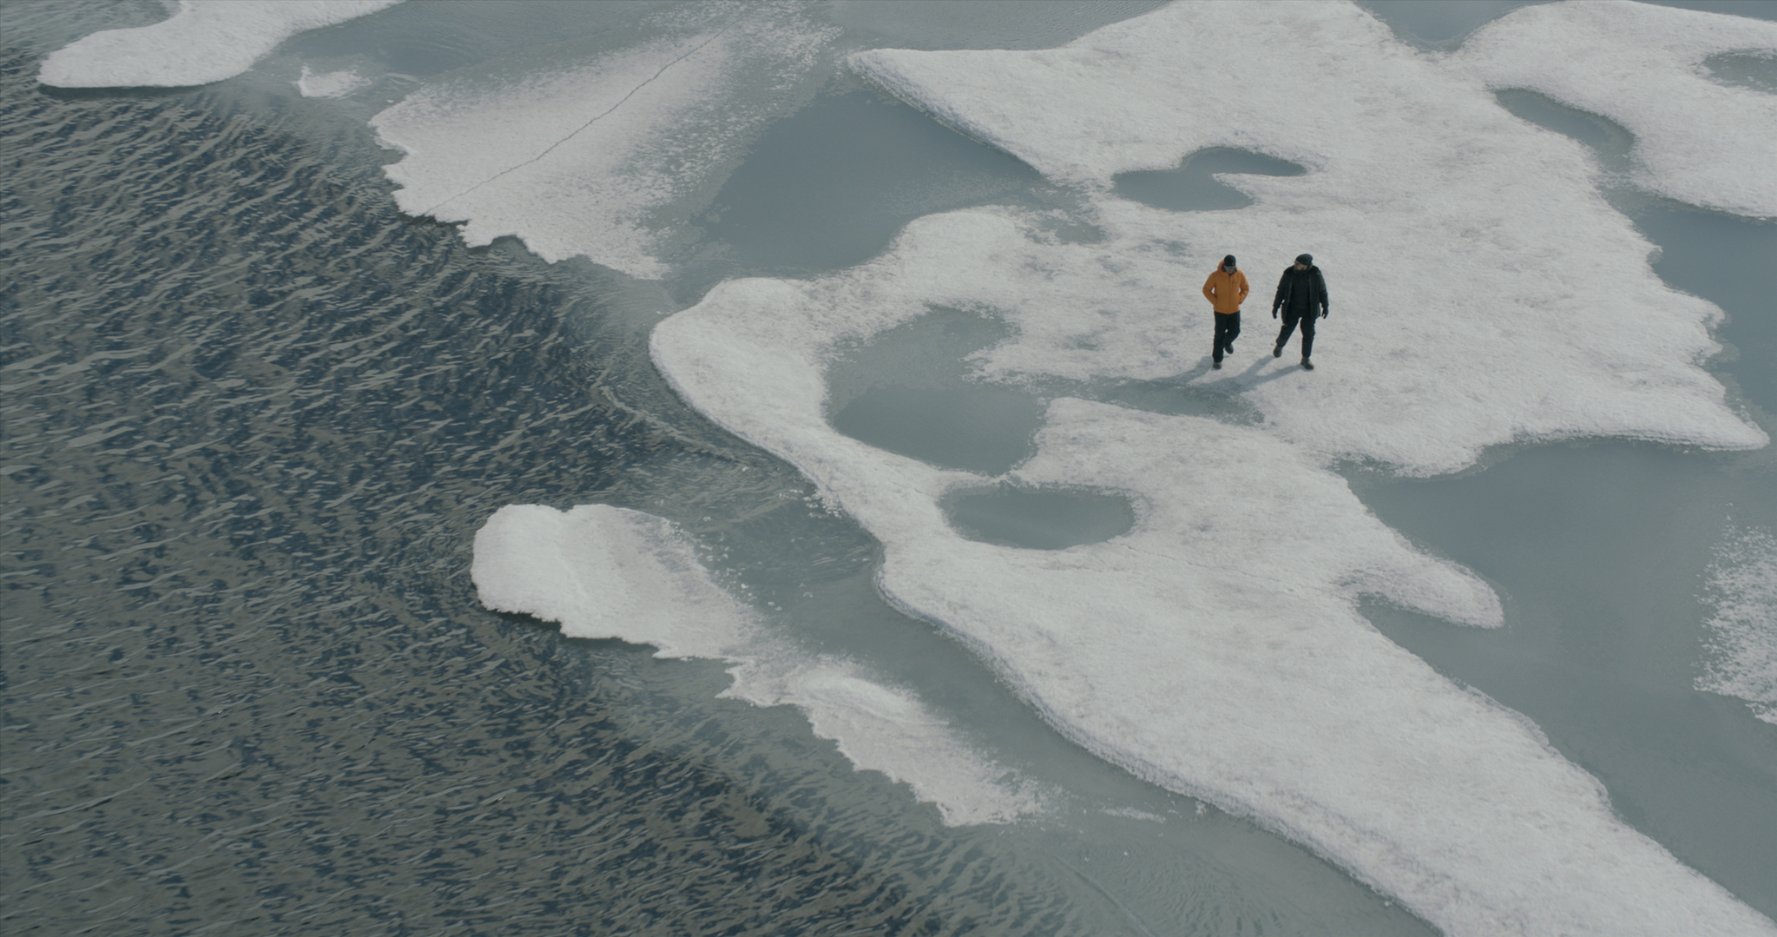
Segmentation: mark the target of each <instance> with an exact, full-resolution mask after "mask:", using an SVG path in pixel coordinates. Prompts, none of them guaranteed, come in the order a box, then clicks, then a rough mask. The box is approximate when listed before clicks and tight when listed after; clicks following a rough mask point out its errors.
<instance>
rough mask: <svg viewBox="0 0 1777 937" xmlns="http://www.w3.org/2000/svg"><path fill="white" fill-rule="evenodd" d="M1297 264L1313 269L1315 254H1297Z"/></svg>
mask: <svg viewBox="0 0 1777 937" xmlns="http://www.w3.org/2000/svg"><path fill="white" fill-rule="evenodd" d="M1296 263H1299V264H1307V265H1308V266H1310V267H1312V266H1314V255H1313V254H1297V255H1296Z"/></svg>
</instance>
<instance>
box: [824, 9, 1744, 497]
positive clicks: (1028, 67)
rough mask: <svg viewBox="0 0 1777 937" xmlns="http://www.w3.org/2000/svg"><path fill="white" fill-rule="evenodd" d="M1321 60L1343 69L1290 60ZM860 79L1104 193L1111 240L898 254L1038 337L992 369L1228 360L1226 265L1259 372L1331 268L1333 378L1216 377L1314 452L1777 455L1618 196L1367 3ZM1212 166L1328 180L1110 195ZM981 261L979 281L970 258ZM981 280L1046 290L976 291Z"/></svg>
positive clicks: (879, 59) (945, 289) (961, 242)
mask: <svg viewBox="0 0 1777 937" xmlns="http://www.w3.org/2000/svg"><path fill="white" fill-rule="evenodd" d="M1211 37H1213V39H1212V38H1211ZM1305 42H1313V43H1314V44H1315V45H1316V47H1317V48H1318V49H1320V50H1321V54H1317V55H1314V56H1306V57H1291V56H1276V55H1272V54H1270V51H1269V50H1273V49H1281V48H1289V47H1291V46H1292V45H1299V44H1301V43H1305ZM852 62H853V64H854V65H855V67H857V68H858V69H859V70H860V71H862V72H863V73H864V74H865V75H867V76H869V77H871V78H873V79H875V80H877V81H878V82H880V83H882V84H883V85H884V86H885V87H887V88H889V89H890V90H892V91H894V92H895V93H896V94H898V95H900V96H902V97H903V98H905V99H907V100H908V101H910V102H911V103H913V104H915V105H917V106H919V107H921V108H923V109H925V110H926V111H928V112H930V113H932V114H934V115H936V116H937V117H939V118H940V119H942V120H944V121H946V122H948V123H950V124H952V125H953V126H956V127H958V128H960V129H961V130H963V131H964V132H966V133H969V134H971V135H973V136H975V137H977V138H979V139H982V140H985V141H987V142H989V143H992V144H994V145H996V146H999V147H1001V148H1003V149H1005V150H1007V151H1009V152H1011V153H1013V154H1014V155H1016V156H1018V157H1019V158H1021V159H1023V160H1025V161H1026V162H1028V163H1030V164H1031V165H1033V166H1035V167H1036V168H1037V169H1039V170H1041V171H1042V172H1044V173H1045V174H1047V175H1049V176H1052V177H1054V178H1056V179H1059V180H1062V181H1067V182H1072V183H1074V184H1077V185H1079V186H1082V187H1084V188H1086V189H1088V190H1090V191H1098V192H1103V193H1105V194H1104V196H1103V197H1100V198H1098V199H1097V200H1096V203H1097V211H1098V214H1099V219H1098V220H1099V223H1100V225H1101V226H1102V227H1103V228H1104V230H1105V231H1106V233H1107V235H1108V238H1109V240H1108V241H1107V242H1106V243H1104V244H1092V245H1055V244H1051V243H1047V242H1045V241H1044V240H1043V239H1041V238H1035V237H1027V236H1024V235H1022V234H1021V233H1019V231H1018V230H1017V229H1016V227H1015V226H1014V225H1012V224H1010V223H1007V224H1003V225H1002V226H1000V227H999V228H998V229H992V228H988V227H987V226H986V225H985V223H984V222H981V221H978V220H975V219H962V218H956V217H953V219H952V220H950V221H948V222H940V223H941V224H949V225H952V226H954V227H955V228H956V231H955V233H954V234H952V235H945V234H942V233H938V232H922V235H921V236H920V237H919V238H917V239H914V241H913V243H910V244H907V245H905V246H904V247H903V248H902V250H901V251H900V253H901V257H900V258H898V259H899V261H900V262H901V263H903V264H914V265H917V266H918V267H919V268H920V278H919V279H937V280H939V281H940V282H939V283H938V284H936V285H934V286H933V287H932V288H931V289H929V290H928V292H929V293H932V294H935V295H936V298H937V299H938V300H939V301H945V302H969V301H973V302H976V303H980V304H985V305H989V306H993V307H996V308H999V309H1002V310H1005V312H1006V315H1007V316H1008V317H1010V318H1011V319H1012V320H1013V321H1014V322H1015V323H1016V324H1017V325H1018V327H1019V329H1020V330H1021V333H1022V334H1021V335H1020V337H1019V339H1018V340H1017V341H1014V342H1011V343H1008V344H1006V345H1004V346H1001V347H1000V348H998V349H995V350H994V351H993V352H992V353H991V354H989V355H988V356H987V357H986V359H985V360H984V362H983V365H984V367H985V368H986V371H987V373H988V374H989V375H1004V376H1015V375H1036V376H1042V375H1058V376H1062V377H1068V378H1075V379H1087V378H1094V377H1097V378H1107V377H1118V378H1139V379H1158V378H1164V377H1168V376H1172V375H1177V374H1179V373H1180V372H1182V371H1185V370H1186V369H1187V368H1190V367H1192V366H1201V365H1203V364H1205V363H1206V362H1204V360H1203V359H1205V358H1206V357H1207V354H1208V351H1209V324H1208V323H1207V321H1205V319H1206V317H1207V313H1206V312H1203V311H1201V308H1200V306H1201V304H1200V303H1199V302H1198V301H1197V297H1196V296H1195V290H1196V287H1197V286H1198V285H1199V284H1200V283H1201V282H1202V278H1203V277H1204V276H1206V275H1207V273H1208V271H1209V270H1210V269H1212V268H1213V266H1214V264H1215V263H1216V261H1217V260H1219V259H1220V258H1221V256H1222V255H1223V254H1226V253H1233V254H1235V255H1237V256H1238V257H1240V258H1241V261H1242V265H1243V266H1244V267H1245V268H1246V270H1247V275H1248V276H1249V277H1250V278H1251V279H1252V280H1253V281H1254V291H1255V295H1254V296H1253V298H1252V299H1251V300H1250V301H1249V302H1248V304H1247V313H1246V316H1247V320H1248V321H1247V324H1246V328H1247V333H1246V334H1247V337H1246V339H1245V341H1246V343H1247V345H1246V346H1245V347H1246V348H1248V349H1253V350H1255V351H1258V352H1259V354H1260V355H1263V354H1264V352H1265V351H1266V350H1268V345H1269V337H1270V336H1268V335H1264V334H1263V333H1265V332H1266V330H1267V329H1268V328H1269V327H1270V326H1271V325H1272V324H1273V323H1272V322H1271V320H1269V319H1267V318H1266V317H1265V311H1266V310H1267V308H1268V306H1269V302H1270V299H1271V292H1272V289H1273V286H1274V284H1275V283H1276V278H1277V276H1278V275H1279V273H1281V271H1282V269H1283V268H1284V267H1285V266H1286V265H1287V264H1288V263H1289V262H1290V259H1291V258H1293V257H1294V256H1295V255H1296V254H1297V253H1300V252H1302V251H1308V252H1311V253H1313V254H1314V255H1315V257H1316V262H1317V263H1319V264H1320V265H1321V266H1322V267H1323V268H1324V269H1325V270H1326V271H1327V276H1328V283H1329V289H1330V293H1331V296H1332V315H1331V317H1329V318H1328V320H1327V324H1326V328H1325V329H1323V330H1322V335H1321V337H1320V339H1319V349H1320V350H1322V355H1321V361H1320V362H1319V363H1322V364H1323V365H1325V366H1323V367H1322V368H1321V370H1319V371H1317V372H1316V373H1315V375H1314V380H1313V381H1312V382H1304V381H1299V380H1287V379H1274V378H1275V377H1276V373H1275V369H1274V368H1272V367H1271V366H1270V365H1271V359H1269V358H1268V357H1263V358H1260V359H1259V361H1258V362H1257V363H1250V364H1249V362H1251V360H1252V359H1247V361H1245V362H1242V361H1239V360H1237V361H1236V362H1235V364H1234V368H1233V369H1230V370H1225V371H1223V372H1220V375H1218V376H1217V377H1219V380H1220V381H1223V382H1227V383H1229V384H1232V385H1234V388H1236V389H1239V390H1241V391H1242V392H1243V393H1244V395H1245V396H1246V398H1247V399H1248V400H1250V401H1251V402H1252V403H1253V404H1255V405H1256V406H1257V407H1258V408H1259V409H1260V410H1261V411H1262V412H1263V413H1264V416H1265V420H1266V424H1267V426H1269V427H1271V428H1272V430H1273V431H1274V432H1277V433H1280V434H1282V435H1283V436H1285V437H1286V438H1289V439H1291V440H1294V441H1296V442H1298V443H1301V444H1303V445H1305V446H1308V447H1310V448H1311V449H1313V450H1315V451H1317V452H1320V453H1323V454H1325V455H1327V456H1331V457H1340V458H1356V459H1373V460H1377V461H1380V462H1384V463H1388V464H1391V465H1394V466H1396V467H1398V468H1399V469H1401V470H1403V471H1405V472H1408V473H1411V474H1431V473H1436V472H1446V471H1453V470H1457V469H1460V468H1462V467H1464V466H1466V465H1469V464H1471V463H1472V462H1473V461H1474V460H1475V458H1476V457H1477V456H1478V455H1479V453H1480V451H1481V450H1482V449H1483V448H1485V447H1487V446H1492V445H1498V444H1502V443H1509V442H1513V441H1517V440H1522V439H1532V438H1558V437H1566V436H1577V435H1620V436H1638V437H1645V438H1651V439H1658V440H1663V441H1668V442H1675V443H1692V444H1697V445H1703V446H1714V447H1725V448H1757V447H1759V446H1763V445H1764V444H1765V443H1766V442H1767V439H1766V437H1765V435H1764V433H1763V432H1762V431H1760V430H1759V429H1758V428H1757V426H1756V425H1754V424H1752V423H1751V422H1749V421H1747V420H1745V419H1742V418H1741V417H1740V416H1738V415H1737V414H1736V413H1735V412H1734V411H1733V410H1732V409H1731V408H1730V407H1729V406H1728V405H1727V404H1726V401H1725V395H1726V392H1725V390H1724V389H1723V388H1722V386H1721V385H1720V384H1719V382H1717V381H1716V380H1715V379H1714V378H1713V377H1711V376H1710V375H1709V374H1708V373H1707V372H1706V371H1705V370H1703V369H1702V368H1701V367H1700V365H1701V362H1702V361H1703V360H1704V359H1706V358H1708V357H1709V356H1710V355H1712V354H1714V353H1715V352H1716V351H1717V350H1718V349H1719V346H1718V345H1717V344H1716V343H1715V342H1714V340H1713V339H1711V337H1710V336H1709V333H1708V327H1709V326H1710V325H1711V324H1713V323H1715V322H1717V321H1718V320H1719V319H1720V316H1721V312H1720V310H1719V309H1717V308H1716V307H1714V306H1713V305H1711V304H1709V303H1707V302H1705V301H1703V300H1701V299H1698V298H1696V297H1693V296H1689V295H1686V294H1683V293H1679V292H1677V291H1675V290H1672V289H1670V288H1668V287H1667V286H1666V285H1665V284H1664V283H1662V282H1661V280H1660V279H1659V277H1658V276H1657V275H1656V274H1655V273H1654V272H1653V270H1652V268H1651V267H1650V266H1649V264H1648V262H1647V259H1648V256H1649V254H1650V253H1651V251H1652V250H1653V246H1652V245H1651V244H1650V243H1648V242H1647V241H1646V240H1645V239H1643V238H1642V237H1641V236H1640V234H1639V233H1638V232H1636V230H1635V229H1634V227H1633V226H1632V225H1631V224H1630V222H1629V221H1628V219H1626V218H1624V217H1623V216H1622V215H1620V214H1619V213H1617V212H1616V211H1615V210H1613V209H1612V208H1611V207H1610V206H1609V205H1608V204H1607V203H1606V202H1605V201H1604V199H1603V198H1602V197H1601V196H1600V195H1599V194H1598V192H1597V190H1596V188H1595V186H1594V185H1593V182H1594V173H1595V168H1594V166H1593V164H1592V162H1591V160H1590V159H1589V158H1588V156H1587V154H1586V153H1585V151H1584V150H1583V149H1582V148H1581V147H1580V146H1579V145H1578V144H1576V143H1573V142H1572V141H1570V140H1567V139H1565V138H1563V137H1560V136H1557V135H1555V134H1550V133H1547V132H1546V131H1543V130H1541V129H1540V128H1536V127H1533V126H1530V125H1528V124H1526V123H1525V122H1523V121H1521V120H1519V119H1517V118H1516V117H1513V116H1512V115H1511V114H1509V113H1507V112H1506V111H1505V110H1503V109H1502V108H1500V107H1499V106H1498V105H1497V104H1496V103H1495V102H1494V100H1493V98H1492V95H1491V94H1490V93H1489V92H1488V91H1487V90H1486V89H1485V88H1484V87H1483V86H1481V85H1480V84H1479V83H1478V82H1477V81H1476V80H1474V79H1473V78H1472V77H1470V76H1468V75H1466V74H1464V73H1463V72H1462V71H1461V70H1459V69H1453V68H1447V67H1439V65H1438V64H1436V63H1434V62H1433V61H1430V60H1428V59H1427V58H1426V57H1423V56H1421V55H1420V54H1418V53H1416V52H1414V51H1412V50H1411V49H1409V48H1407V47H1405V46H1403V45H1401V44H1400V43H1398V42H1397V41H1395V40H1394V38H1393V36H1392V35H1391V34H1390V32H1389V31H1388V29H1387V28H1386V27H1385V26H1383V25H1382V24H1381V23H1379V22H1378V21H1376V20H1375V19H1373V18H1371V17H1370V16H1369V15H1368V14H1366V13H1364V12H1363V11H1361V10H1360V9H1358V8H1356V7H1353V6H1347V5H1342V4H1270V5H1261V6H1257V7H1254V6H1240V7H1239V8H1238V9H1228V8H1223V7H1221V6H1220V5H1218V4H1215V3H1209V2H1205V3H1188V4H1178V5H1175V6H1173V7H1169V8H1166V9H1163V10H1161V11H1159V12H1156V13H1154V14H1150V15H1148V16H1145V17H1141V18H1140V19H1137V20H1133V21H1129V22H1125V23H1122V24H1118V25H1114V26H1111V27H1107V28H1105V29H1102V30H1099V31H1098V32H1095V33H1093V34H1091V35H1089V36H1086V37H1084V38H1082V39H1080V40H1078V41H1077V42H1074V43H1072V44H1070V45H1068V46H1065V47H1062V48H1059V49H1051V50H1042V51H1033V52H1022V51H1017V52H1014V51H970V52H918V51H872V52H865V53H860V54H857V55H855V56H854V57H853V59H852ZM1208 147H1236V148H1243V149H1249V150H1256V151H1260V152H1263V153H1267V154H1270V155H1272V156H1277V157H1282V158H1285V159H1289V160H1292V161H1294V162H1297V163H1300V164H1303V165H1305V166H1308V167H1309V168H1310V172H1308V173H1307V174H1306V175H1302V176H1257V175H1236V176H1224V177H1223V181H1225V182H1228V183H1229V184H1232V185H1235V186H1237V187H1238V188H1240V189H1241V190H1243V191H1245V192H1246V193H1247V194H1249V195H1251V196H1253V197H1254V198H1256V199H1257V200H1258V203H1257V204H1256V205H1254V206H1252V207H1250V208H1246V209H1242V210H1240V211H1221V212H1171V211H1164V210H1161V209H1155V208H1150V207H1148V206H1145V205H1140V204H1137V203H1135V202H1131V201H1127V200H1124V199H1120V198H1115V197H1111V196H1110V195H1109V194H1108V192H1109V189H1110V185H1111V180H1112V178H1113V177H1114V176H1115V175H1116V174H1118V173H1122V172H1127V171H1132V170H1153V169H1164V168H1168V167H1172V166H1175V165H1177V164H1178V163H1179V161H1180V160H1181V159H1183V158H1184V157H1185V156H1187V155H1189V154H1191V153H1193V152H1195V151H1197V150H1200V149H1205V148H1208ZM928 252H929V253H928ZM959 253H966V254H967V260H966V261H964V260H958V261H952V260H950V259H949V258H950V257H952V256H955V255H957V254H959ZM983 264H986V265H987V266H986V267H985V269H995V268H996V267H997V268H998V269H1007V270H1012V269H1025V270H1031V271H1041V276H1040V278H1036V279H1034V280H1033V278H1032V277H1030V276H1028V275H1027V276H1002V277H992V276H982V275H977V270H980V269H984V268H983V267H982V265H983ZM909 279H915V278H912V277H910V278H909ZM1181 306H1182V307H1183V309H1182V310H1181ZM1347 362H1349V363H1347ZM1360 362H1361V363H1360Z"/></svg>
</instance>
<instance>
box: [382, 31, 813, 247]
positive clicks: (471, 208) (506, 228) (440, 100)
mask: <svg viewBox="0 0 1777 937" xmlns="http://www.w3.org/2000/svg"><path fill="white" fill-rule="evenodd" d="M711 9H713V10H727V9H729V8H728V7H713V8H711ZM732 14H733V15H732V16H730V17H728V19H727V21H726V22H721V23H715V22H712V23H709V24H707V25H706V26H705V27H704V28H703V29H702V31H699V32H695V33H693V34H690V35H685V36H681V37H679V38H674V39H662V40H657V41H653V42H650V43H646V44H643V45H641V46H637V47H634V48H630V49H626V50H623V51H621V52H616V53H612V54H609V55H606V56H603V57H601V58H599V59H597V60H595V61H592V62H590V63H587V64H585V65H581V66H576V67H573V68H569V69H566V70H559V71H554V72H548V73H539V74H532V75H529V76H526V77H523V78H520V79H509V78H502V79H499V80H497V81H495V82H493V83H491V84H489V83H487V82H486V81H476V80H458V81H447V82H444V83H441V84H435V85H429V86H426V87H424V88H421V89H419V90H418V91H416V92H414V93H413V94H411V95H409V96H408V97H407V98H406V99H404V100H402V101H401V102H400V103H398V104H396V105H394V106H393V107H390V108H389V109H388V110H385V111H383V112H382V113H380V114H378V115H377V116H376V117H375V118H373V119H372V120H371V124H372V125H373V126H374V127H375V128H376V130H377V133H378V134H379V136H380V137H381V139H382V140H383V141H384V142H385V143H387V144H389V145H391V146H394V147H397V148H399V149H401V150H402V151H403V152H404V153H405V154H406V155H405V157H404V158H403V159H401V160H400V161H399V162H396V163H393V164H391V165H390V166H388V167H387V168H386V172H387V173H388V176H389V178H390V179H391V180H393V181H394V182H396V183H398V184H399V185H400V186H401V188H400V189H398V190H397V191H396V193H395V199H396V202H397V204H398V205H399V206H400V207H401V209H402V210H403V211H405V212H408V213H409V214H414V215H431V216H433V217H435V218H437V219H439V220H441V221H451V222H457V221H460V222H465V224H464V225H463V229H462V235H463V239H464V241H466V242H467V243H469V244H471V245H478V246H479V245H484V244H488V243H491V242H492V241H493V240H494V239H495V238H498V237H502V236H506V235H513V236H516V237H519V238H521V239H522V240H523V241H524V242H525V244H526V246H527V247H529V248H530V249H531V250H532V251H533V252H535V253H536V254H538V255H539V256H541V257H543V258H544V259H545V260H549V261H551V262H554V261H558V260H563V259H566V258H568V257H573V256H584V257H587V258H589V259H591V260H593V261H595V262H597V263H600V264H604V265H606V266H609V267H614V268H616V269H618V270H622V271H623V272H625V273H628V274H630V275H632V276H638V277H660V276H664V275H665V274H666V272H667V269H668V268H667V265H666V264H665V263H664V262H663V261H662V260H661V259H660V258H659V257H658V256H657V254H658V252H659V250H660V244H661V239H662V232H661V225H659V224H657V223H656V221H655V219H654V218H653V217H652V215H653V213H655V212H656V211H658V210H659V209H660V208H661V207H662V206H664V205H666V204H668V203H669V202H671V201H672V200H673V199H675V198H680V197H683V196H685V195H686V194H687V193H689V192H691V191H693V190H695V189H696V188H697V187H698V186H700V185H702V184H703V183H704V182H705V181H706V180H707V179H710V178H712V177H713V175H714V173H715V171H716V170H717V168H718V167H721V166H723V165H725V164H726V163H727V162H728V161H730V160H732V159H734V158H736V157H737V155H738V154H739V153H740V151H741V150H742V148H743V145H744V144H745V143H746V142H747V141H748V140H749V139H750V137H751V134H753V133H754V132H756V130H757V129H758V128H759V127H761V126H762V125H763V124H764V122H765V121H766V120H768V119H769V118H770V117H772V116H774V114H775V113H776V110H775V108H777V107H778V106H779V102H778V100H777V99H778V98H779V97H781V95H762V94H759V93H757V87H758V86H760V85H764V86H768V87H771V88H777V89H780V90H781V89H783V88H788V87H790V86H792V85H794V83H795V82H796V81H797V80H798V79H799V76H801V75H802V74H803V73H804V72H806V71H808V70H809V69H810V68H811V67H812V65H813V63H814V62H815V61H817V60H818V57H819V55H820V52H821V49H822V48H823V47H824V45H825V44H826V43H827V42H828V41H829V40H830V39H831V38H832V36H833V30H832V29H831V28H822V27H818V26H815V25H813V24H810V23H808V22H807V21H805V20H804V19H802V18H801V17H800V16H799V15H797V14H795V13H794V11H790V12H786V11H785V9H784V8H782V7H780V6H779V5H775V4H762V5H757V6H742V7H735V8H733V10H732ZM749 89H751V90H750V91H749ZM749 94H750V96H749Z"/></svg>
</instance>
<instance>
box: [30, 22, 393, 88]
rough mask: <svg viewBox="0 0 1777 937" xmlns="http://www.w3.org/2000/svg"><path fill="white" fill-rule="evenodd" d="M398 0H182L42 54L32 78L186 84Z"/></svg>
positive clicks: (63, 84) (63, 83)
mask: <svg viewBox="0 0 1777 937" xmlns="http://www.w3.org/2000/svg"><path fill="white" fill-rule="evenodd" d="M400 2H401V0H180V2H179V8H178V10H177V12H175V13H174V14H173V16H172V17H171V18H169V19H166V20H163V21H161V22H159V23H155V24H153V25H152V26H142V27H138V28H135V29H108V30H105V31H104V32H97V33H93V34H92V35H90V36H87V37H85V38H83V39H80V40H79V41H77V42H75V43H73V44H71V45H69V46H66V47H64V48H62V49H59V50H57V51H56V52H53V53H51V54H50V56H49V57H48V58H46V59H44V60H43V66H42V68H41V69H40V70H39V71H38V74H37V80H38V81H40V82H42V83H44V84H46V85H54V86H56V87H58V88H129V87H138V86H148V87H184V86H188V85H204V84H209V83H210V82H213V81H222V80H224V79H227V78H233V77H234V76H236V75H239V74H240V73H242V72H244V71H246V70H247V69H249V68H252V67H253V63H254V62H257V61H259V60H260V59H261V58H264V57H265V55H266V54H267V53H269V52H271V50H273V49H275V48H277V47H278V44H279V43H281V42H283V41H284V40H286V39H288V38H290V37H291V36H294V35H296V34H297V33H300V32H305V31H307V30H311V29H319V28H321V27H323V26H332V25H334V24H335V23H343V22H345V21H346V20H349V19H355V18H357V17H360V16H364V15H366V14H369V13H375V12H376V11H378V10H382V9H385V8H387V7H391V6H394V5H395V4H397V3H400Z"/></svg>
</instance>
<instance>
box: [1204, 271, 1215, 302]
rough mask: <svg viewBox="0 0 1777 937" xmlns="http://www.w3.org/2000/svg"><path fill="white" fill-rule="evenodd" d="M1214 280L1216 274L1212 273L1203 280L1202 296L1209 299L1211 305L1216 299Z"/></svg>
mask: <svg viewBox="0 0 1777 937" xmlns="http://www.w3.org/2000/svg"><path fill="white" fill-rule="evenodd" d="M1215 282H1216V275H1215V274H1213V273H1212V274H1210V275H1209V279H1207V280H1204V281H1203V298H1204V299H1207V300H1209V301H1210V304H1211V305H1214V303H1215V301H1216V289H1215Z"/></svg>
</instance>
